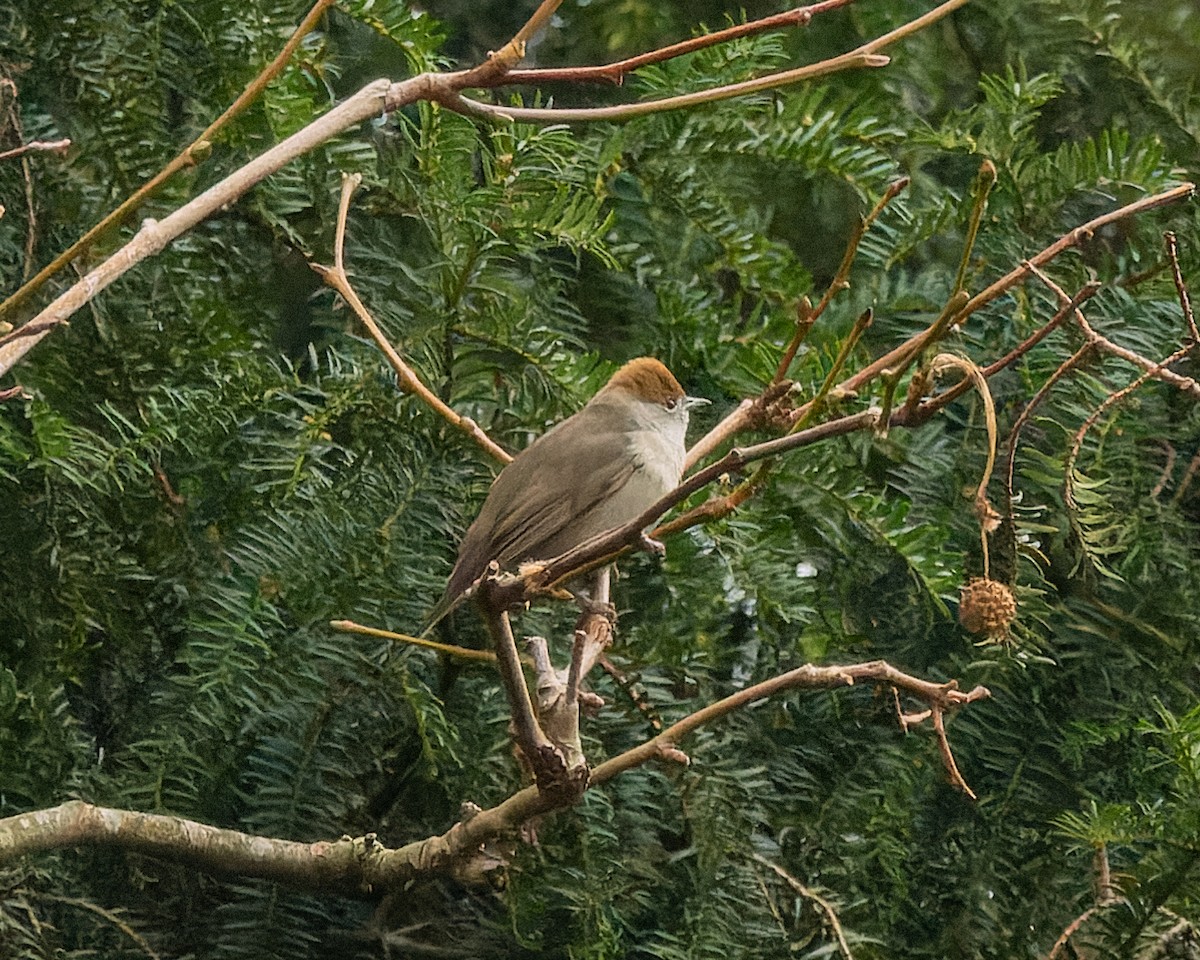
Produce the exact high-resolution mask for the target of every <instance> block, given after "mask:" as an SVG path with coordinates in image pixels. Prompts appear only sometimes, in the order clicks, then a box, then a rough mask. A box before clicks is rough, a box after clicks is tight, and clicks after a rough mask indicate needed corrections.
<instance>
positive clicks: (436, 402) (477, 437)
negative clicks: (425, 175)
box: [309, 173, 512, 463]
mask: <svg viewBox="0 0 1200 960" xmlns="http://www.w3.org/2000/svg"><path fill="white" fill-rule="evenodd" d="M360 183H362V176H361V175H360V174H357V173H355V174H345V175H343V176H342V194H341V199H340V200H339V202H338V214H337V227H336V229H335V232H334V238H333V266H332V267H325V266H322V265H321V264H318V263H310V264H309V266H310V267H312V269H313V270H314V271H315V272H316V273H317V275H318V276H319V277H320V278H321V279H322V280H324V281H325V283H326V284H327V285H328V286H330V287H332V288H333V289H334V290H336V291H337V293H338V294H339V295H340V296H341V298H342V299H343V300H345V301H346V303H347V304H349V305H350V309H351V310H353V311H354V313H355V315H356V316H357V317H358V319H359V321H360V322H361V323H362V325H363V326H364V327H366V329H367V333H369V334H370V335H371V339H372V340H374V341H375V344H376V345H377V346H378V347H379V349H380V351H381V352H382V353H383V355H384V357H386V358H387V362H388V363H389V364H390V365H391V368H392V370H394V371H395V373H396V382H397V383H398V384H399V386H400V389H401V390H403V391H404V392H405V393H410V394H412V395H413V396H415V397H416V398H417V399H419V400H420V401H421V402H422V403H424V404H425V405H426V406H427V407H429V408H430V409H431V410H433V412H434V413H436V414H437V415H438V416H440V417H442V418H443V419H445V420H447V421H448V422H449V423H450V424H452V425H453V426H455V427H457V428H458V429H459V430H462V431H463V432H464V433H465V434H467V436H469V437H470V438H471V439H472V440H474V441H475V442H476V443H478V444H479V445H480V446H481V447H483V449H484V450H486V451H487V452H488V453H489V454H491V455H492V456H493V457H495V458H496V459H497V460H499V461H500V462H501V463H510V462H511V461H512V454H510V453H509V452H508V451H507V450H505V449H504V448H503V447H501V446H500V445H499V444H498V443H496V441H494V440H493V439H492V438H491V437H489V436H488V435H487V433H486V432H485V431H484V429H483V427H481V426H479V424H477V423H476V422H475V421H474V420H472V419H471V418H470V417H464V416H463V415H462V414H460V413H458V411H456V410H455V409H454V408H453V407H451V406H450V405H449V404H447V403H445V402H444V401H443V400H442V398H441V397H439V396H438V395H437V394H436V393H434V392H433V391H432V390H430V389H429V388H428V387H427V386H425V384H424V382H422V380H421V378H420V377H418V376H417V374H416V372H415V371H414V370H413V369H412V367H410V366H409V365H408V364H407V363H405V362H404V359H403V358H402V357H401V356H400V352H399V351H398V350H397V349H396V348H395V347H394V346H393V345H392V342H391V341H390V340H389V339H388V338H387V336H385V335H384V332H383V331H382V330H381V329H380V328H379V324H377V323H376V322H375V318H374V317H373V316H371V312H370V311H369V310H368V309H367V308H366V306H364V305H363V302H362V300H360V299H359V297H358V294H357V293H356V292H355V290H354V287H353V285H352V284H351V283H350V277H349V276H348V275H347V273H346V261H345V241H346V216H347V213H348V212H349V209H350V198H351V197H352V196H354V191H355V190H356V189H357V188H358V185H359V184H360Z"/></svg>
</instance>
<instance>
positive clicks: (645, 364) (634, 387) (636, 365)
mask: <svg viewBox="0 0 1200 960" xmlns="http://www.w3.org/2000/svg"><path fill="white" fill-rule="evenodd" d="M608 390H627V391H629V393H631V394H633V395H634V396H635V397H637V398H639V399H640V400H645V401H646V402H647V403H666V402H667V401H668V400H670V399H672V398H675V399H678V398H680V397H682V396H683V387H681V386H680V385H679V381H678V380H676V379H675V376H674V375H673V374H672V373H671V371H670V370H668V369H667V368H666V366H665V365H664V364H663V363H662V361H660V360H655V359H654V357H638V358H637V359H636V360H630V361H629V362H628V363H627V364H625V366H623V367H622V368H621V369H620V370H618V371H617V372H616V373H614V374H613V375H612V379H611V380H609V381H608V383H606V384H605V385H604V390H603V391H601V392H606V391H608Z"/></svg>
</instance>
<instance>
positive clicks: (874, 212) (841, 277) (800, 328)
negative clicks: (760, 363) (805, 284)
mask: <svg viewBox="0 0 1200 960" xmlns="http://www.w3.org/2000/svg"><path fill="white" fill-rule="evenodd" d="M909 182H910V181H909V178H908V177H901V178H900V179H899V180H893V181H892V182H891V183H889V184H888V186H887V189H886V190H884V192H883V196H882V197H880V198H879V201H878V202H877V203H876V204H875V206H874V207H872V208H871V212H870V213H868V214H867V215H866V216H865V217H860V218H859V221H858V223H856V224H855V225H854V230H853V231H852V232H851V234H850V240H849V241H848V242H847V244H846V252H845V253H843V254H842V262H841V263H840V264H839V265H838V269H837V272H836V273H835V274H834V275H833V279H832V280H831V281H830V282H829V286H827V287H826V288H825V293H824V294H822V296H821V299H820V300H819V301H818V302H817V305H816V306H815V307H812V308H811V309H806V310H804V311H803V313H801V311H800V310H799V309H798V310H797V318H796V333H795V335H794V336H793V337H792V341H791V343H789V344H788V345H787V348H786V349H785V350H784V351H783V356H782V357H781V358H780V360H779V366H778V367H777V368H776V370H775V379H774V380H773V381H772V382H773V383H780V382H782V381H783V379H784V378H785V377H786V376H787V372H788V368H789V367H790V366H791V365H792V360H794V359H795V357H796V351H797V350H798V349H799V348H800V343H801V342H802V341H803V340H804V338H805V337H806V336H807V335H808V331H809V330H811V329H812V326H813V324H814V323H816V322H817V320H818V319H820V317H821V314H823V313H824V312H825V309H826V307H828V306H829V304H830V302H831V301H832V300H833V298H834V296H836V295H837V294H838V293H840V292H841V291H843V290H845V289H847V288H848V287H849V286H850V268H851V267H852V266H853V265H854V259H855V257H856V256H857V255H858V247H859V244H861V243H862V238H863V237H864V236H865V235H866V233H867V231H868V230H869V229H871V224H873V223H874V222H875V221H876V220H878V219H879V215H880V214H881V213H883V210H884V208H885V207H886V206H887V205H888V204H889V203H891V202H892V201H893V200H894V199H895V198H896V197H897V196H898V195H899V194H900V193H901V192H902V191H903V190H904V189H905V188H906V187H907V186H908V184H909Z"/></svg>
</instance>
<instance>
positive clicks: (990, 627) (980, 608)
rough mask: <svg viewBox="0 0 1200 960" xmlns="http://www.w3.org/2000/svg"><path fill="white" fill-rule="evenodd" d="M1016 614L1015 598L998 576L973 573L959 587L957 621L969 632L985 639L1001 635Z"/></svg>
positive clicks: (1005, 633)
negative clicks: (991, 578)
mask: <svg viewBox="0 0 1200 960" xmlns="http://www.w3.org/2000/svg"><path fill="white" fill-rule="evenodd" d="M1016 615H1017V598H1016V597H1014V596H1013V592H1012V591H1011V590H1010V589H1009V588H1008V587H1007V586H1005V585H1004V584H1003V583H1001V582H1000V581H999V580H989V579H987V578H985V577H974V578H973V579H971V580H969V581H968V582H967V583H966V584H965V585H964V586H963V588H962V594H961V597H960V599H959V603H958V622H959V623H961V624H962V625H963V628H964V629H965V630H967V631H968V632H970V633H982V634H984V635H985V636H986V637H987V638H988V639H995V638H998V637H1004V636H1007V634H1008V628H1009V626H1010V625H1011V624H1012V622H1013V619H1014V618H1015V617H1016Z"/></svg>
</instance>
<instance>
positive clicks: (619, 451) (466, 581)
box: [447, 407, 640, 595]
mask: <svg viewBox="0 0 1200 960" xmlns="http://www.w3.org/2000/svg"><path fill="white" fill-rule="evenodd" d="M595 413H596V411H595V410H594V409H592V408H586V407H585V408H584V410H582V411H580V413H578V414H576V418H580V419H581V422H580V423H578V424H577V425H576V426H577V427H582V428H583V429H576V430H573V431H571V433H570V435H569V436H568V437H567V438H566V439H565V440H564V434H563V432H562V430H561V426H565V425H566V423H567V422H569V421H564V423H563V424H561V425H560V426H559V427H555V428H554V429H553V430H551V431H550V432H548V433H546V434H545V435H544V436H542V437H540V438H538V440H536V441H535V442H534V443H533V444H531V445H530V446H529V448H528V449H527V450H526V451H525V452H523V453H522V454H521V455H520V456H518V457H517V459H516V460H514V461H513V462H512V463H511V464H509V465H508V466H507V467H505V468H504V470H503V471H501V473H500V475H499V476H498V477H497V478H496V482H495V483H494V484H493V485H492V489H491V491H490V492H489V494H488V498H487V501H486V502H485V503H484V506H483V509H482V510H481V511H480V513H479V517H478V519H477V520H476V521H475V522H474V523H473V524H472V525H471V528H470V529H469V530H468V531H467V535H466V536H465V537H464V538H463V542H462V545H461V547H460V548H459V557H458V563H457V564H456V565H455V568H454V572H453V573H452V574H451V578H450V583H449V585H448V587H447V593H452V594H454V595H457V594H459V593H461V592H462V591H463V590H465V589H466V588H467V587H469V586H470V585H471V584H472V583H473V582H474V581H475V580H476V579H478V578H479V576H480V575H481V574H482V573H483V572H484V570H485V569H486V568H487V565H488V563H490V562H491V561H492V560H496V561H497V562H498V563H499V564H500V565H501V566H502V567H505V566H509V565H510V564H512V563H514V562H516V561H520V560H528V559H535V560H549V559H550V558H551V557H553V556H555V555H557V554H558V553H561V552H563V551H564V550H566V549H568V548H569V547H571V546H573V545H574V543H575V542H577V541H576V540H575V539H573V538H570V537H563V536H562V534H563V532H564V529H566V528H568V527H570V528H571V529H574V530H578V529H580V526H581V524H583V525H586V522H587V517H588V516H589V515H590V514H591V513H592V511H593V510H595V509H596V507H598V506H599V505H601V504H603V503H605V502H607V501H608V500H609V499H610V498H611V497H612V496H613V495H614V494H615V493H616V492H617V491H619V490H620V489H621V488H622V487H624V486H625V484H626V483H628V482H629V479H630V477H632V476H633V474H634V472H635V471H636V470H637V469H638V467H639V466H640V463H639V461H638V459H637V457H636V456H635V455H633V454H632V453H630V452H629V446H628V444H627V443H626V436H625V433H624V431H623V430H622V429H621V426H622V425H621V424H620V423H618V422H613V419H612V418H611V417H608V416H598V415H594V414H595ZM585 414H587V416H585ZM572 419H574V418H572ZM581 465H591V466H590V468H589V469H587V472H586V473H583V472H581V470H582V469H583V468H582V466H581ZM567 532H568V533H569V532H570V530H568V531H567ZM597 532H598V531H597Z"/></svg>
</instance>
